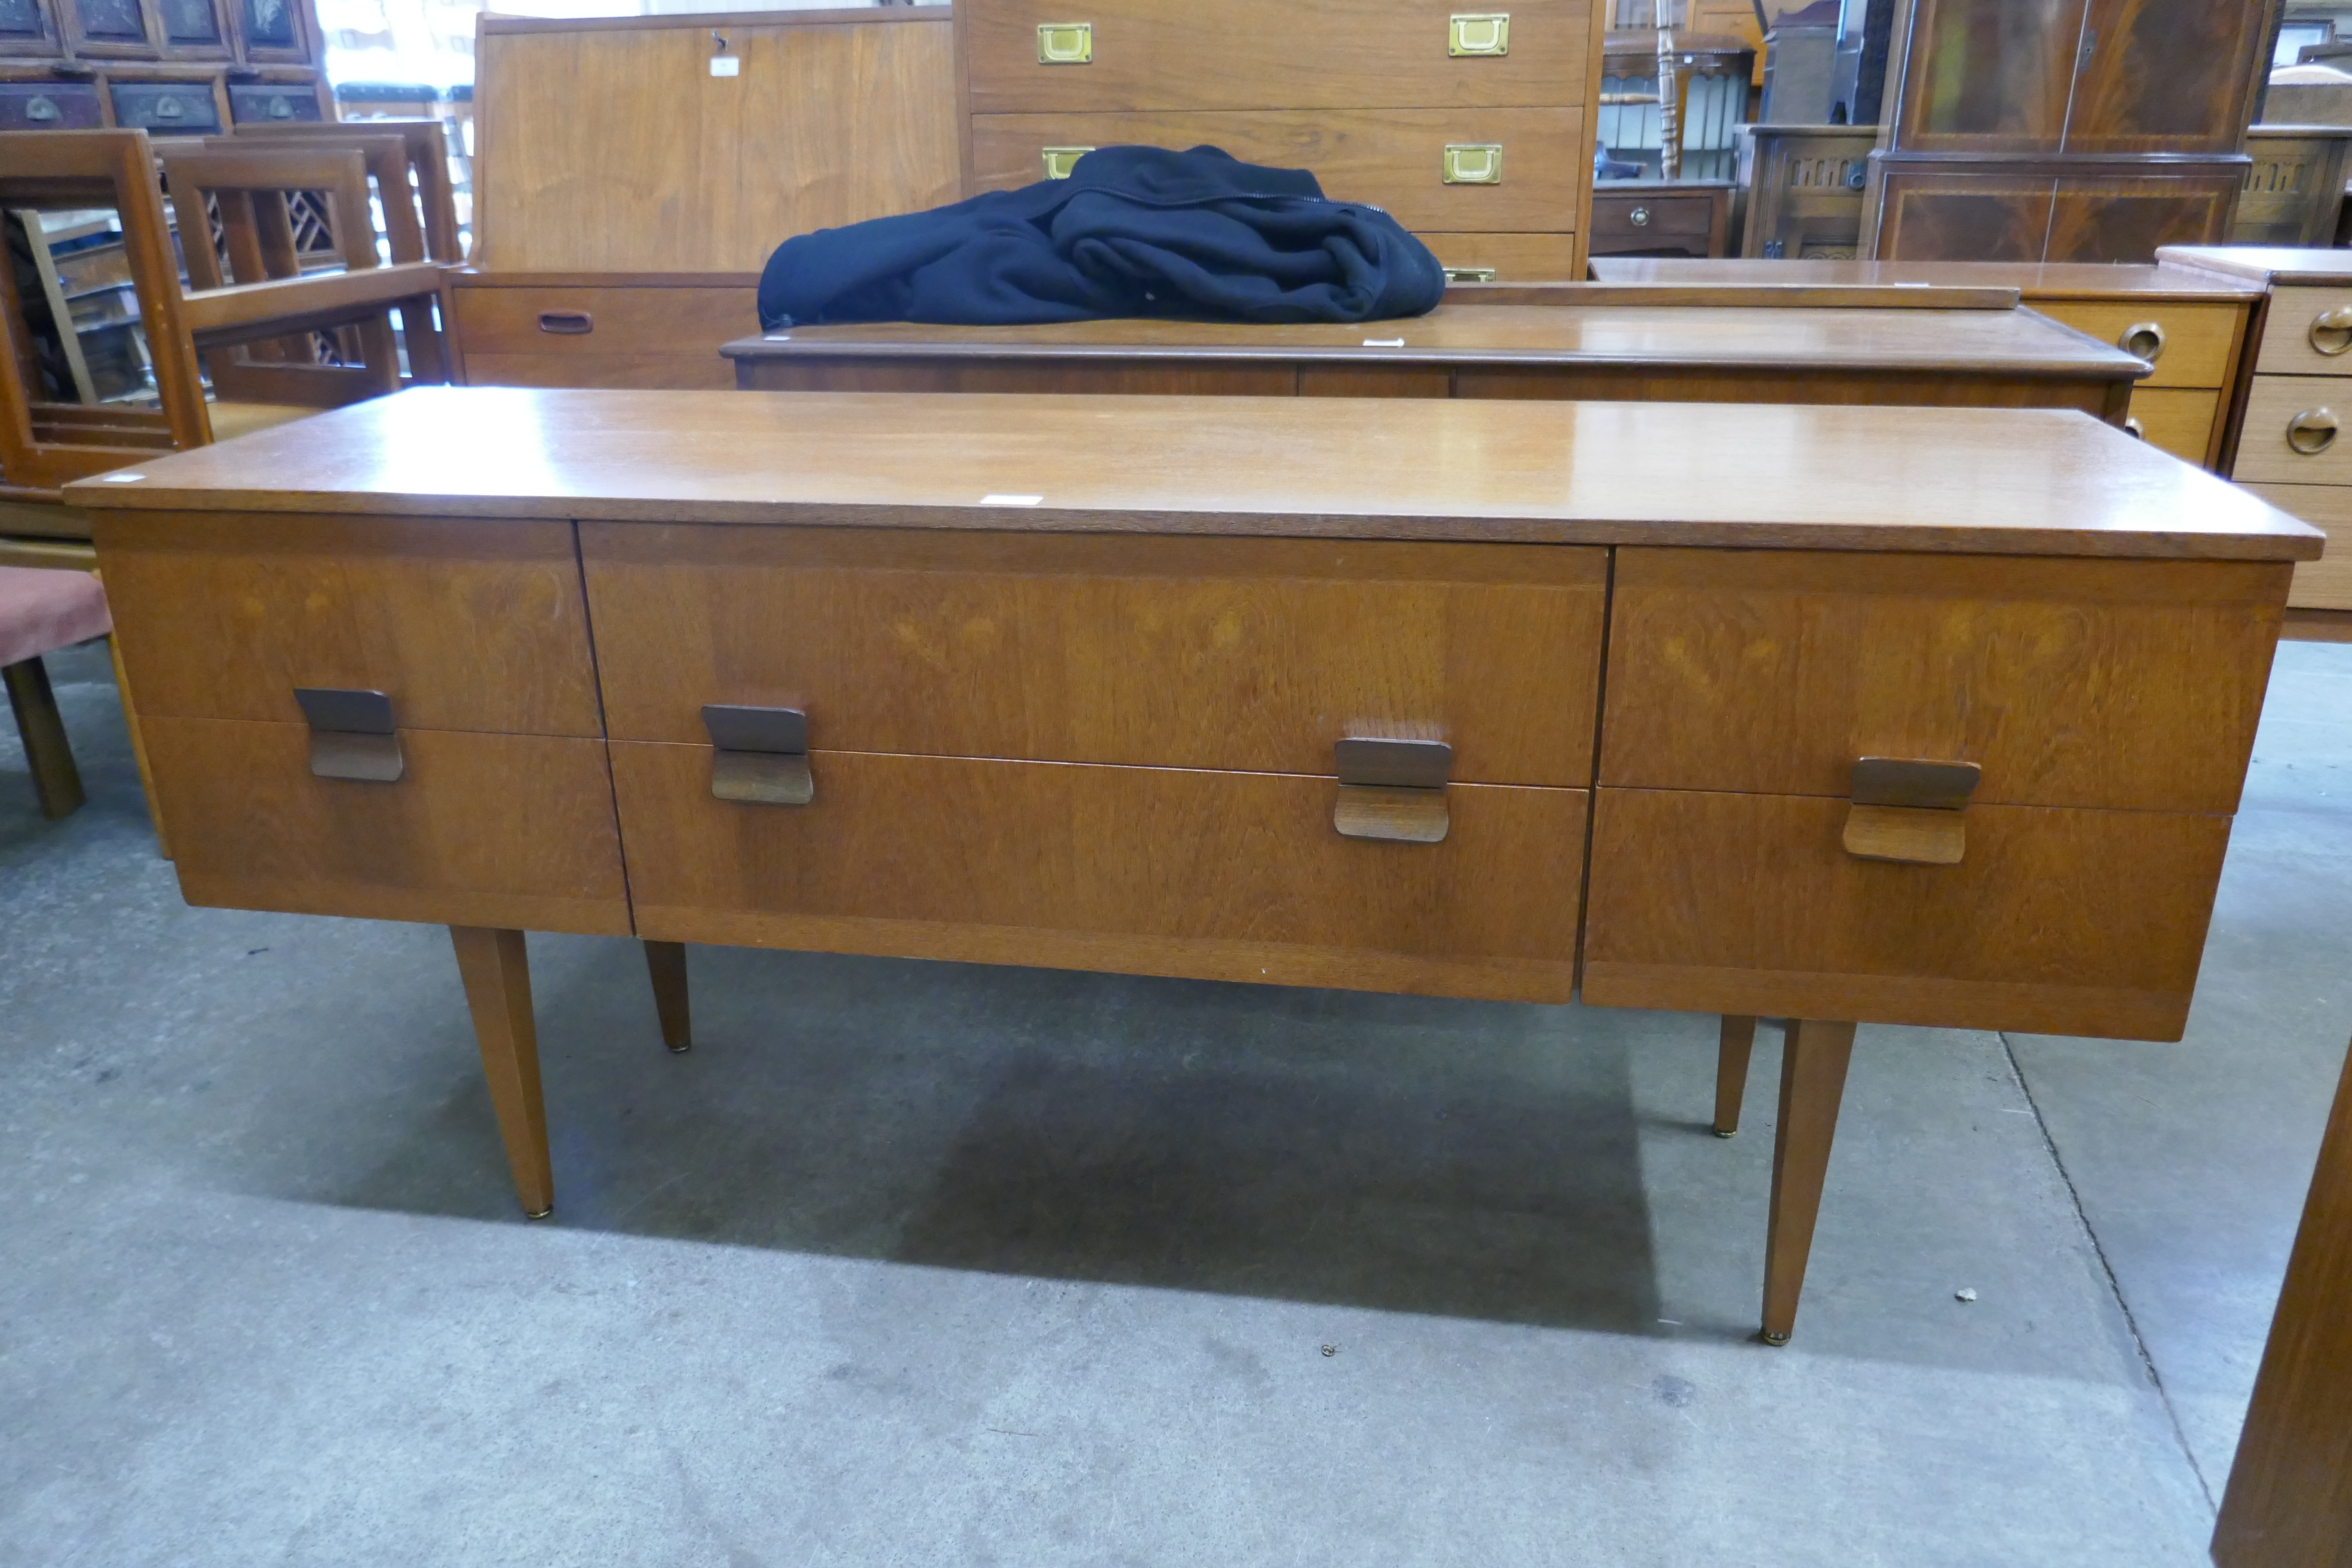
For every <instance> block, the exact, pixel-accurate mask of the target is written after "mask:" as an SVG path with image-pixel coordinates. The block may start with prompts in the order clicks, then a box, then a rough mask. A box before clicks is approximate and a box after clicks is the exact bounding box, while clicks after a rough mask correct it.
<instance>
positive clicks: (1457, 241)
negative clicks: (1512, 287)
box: [1415, 234, 1606, 304]
mask: <svg viewBox="0 0 2352 1568" xmlns="http://www.w3.org/2000/svg"><path fill="white" fill-rule="evenodd" d="M1415 237H1416V238H1418V239H1419V240H1420V241H1421V242H1422V244H1423V245H1425V246H1427V247H1429V248H1430V250H1431V251H1432V252H1433V253H1434V254H1435V255H1436V257H1437V260H1438V264H1439V265H1440V266H1444V267H1490V268H1494V271H1495V280H1496V282H1498V283H1502V282H1508V283H1536V282H1545V283H1549V282H1556V281H1559V280H1562V279H1572V278H1574V277H1575V276H1576V271H1577V268H1576V237H1575V235H1573V234H1423V235H1417V236H1415ZM1605 302H1606V301H1602V300H1595V301H1594V303H1596V304H1600V303H1605Z"/></svg>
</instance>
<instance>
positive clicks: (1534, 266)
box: [1418, 212, 1577, 283]
mask: <svg viewBox="0 0 2352 1568" xmlns="http://www.w3.org/2000/svg"><path fill="white" fill-rule="evenodd" d="M1575 221H1576V215H1575V214H1574V213H1573V212H1569V213H1563V214H1561V215H1560V219H1559V222H1560V226H1562V227H1563V228H1566V227H1568V226H1570V225H1572V224H1574V223H1575ZM1418 238H1419V239H1420V240H1421V243H1422V244H1423V245H1425V246H1427V247H1429V248H1430V249H1431V251H1433V253H1434V254H1435V255H1436V257H1437V260H1438V263H1439V265H1441V266H1444V267H1480V268H1487V269H1489V270H1491V271H1492V272H1493V273H1494V274H1495V276H1494V277H1493V278H1492V279H1487V281H1491V282H1496V283H1567V282H1574V281H1576V280H1577V278H1576V236H1575V235H1573V234H1568V233H1562V234H1424V235H1421V236H1418Z"/></svg>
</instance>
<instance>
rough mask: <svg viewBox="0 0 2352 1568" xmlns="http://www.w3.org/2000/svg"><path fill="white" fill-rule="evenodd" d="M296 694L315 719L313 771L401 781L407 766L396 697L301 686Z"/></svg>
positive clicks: (312, 726) (304, 711)
mask: <svg viewBox="0 0 2352 1568" xmlns="http://www.w3.org/2000/svg"><path fill="white" fill-rule="evenodd" d="M294 700H295V701H297V702H299V703H300V704H301V705H302V717H303V718H304V719H306V720H308V721H310V772H311V773H314V774H316V775H317V776H318V777H320V778H322V779H350V780H352V781H353V782H355V783H359V784H396V783H398V782H399V780H400V775H401V774H402V773H405V772H406V771H407V768H408V763H407V759H406V758H404V757H403V756H402V755H401V754H400V736H399V734H398V733H397V732H396V730H395V727H394V723H393V718H392V699H391V698H389V697H386V696H385V695H384V694H383V692H381V691H354V690H349V689H343V688H340V687H332V686H298V687H296V688H295V689H294Z"/></svg>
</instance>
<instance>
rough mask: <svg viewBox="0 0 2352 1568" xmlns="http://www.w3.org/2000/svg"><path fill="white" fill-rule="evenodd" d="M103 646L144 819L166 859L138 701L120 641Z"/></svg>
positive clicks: (167, 845)
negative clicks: (136, 775) (134, 698)
mask: <svg viewBox="0 0 2352 1568" xmlns="http://www.w3.org/2000/svg"><path fill="white" fill-rule="evenodd" d="M106 650H107V652H108V653H110V654H111V655H112V656H113V658H114V691H115V695H116V696H118V697H120V698H121V700H122V727H123V728H124V729H126V730H128V731H131V761H132V762H133V763H137V764H138V768H139V788H140V790H141V792H142V794H144V795H146V796H147V820H148V821H149V822H150V823H152V824H153V826H154V828H155V853H156V854H158V855H161V856H162V857H163V858H164V859H166V860H169V859H170V858H172V838H171V835H169V834H167V833H165V832H164V831H163V802H162V801H160V800H158V799H156V798H155V771H154V769H152V768H151V767H150V766H148V763H147V737H146V735H145V734H144V733H142V731H141V730H140V728H139V705H138V704H137V703H136V702H134V701H132V700H131V672H130V671H129V670H127V669H125V668H122V644H121V641H120V640H119V639H117V638H114V637H109V638H107V639H106Z"/></svg>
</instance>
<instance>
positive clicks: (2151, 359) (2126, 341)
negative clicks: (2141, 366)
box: [2116, 321, 2164, 364]
mask: <svg viewBox="0 0 2352 1568" xmlns="http://www.w3.org/2000/svg"><path fill="white" fill-rule="evenodd" d="M2116 347H2117V348H2119V349H2121V350H2123V351H2124V353H2127V354H2131V355H2133V356H2135V357H2136V358H2138V359H2144V360H2146V361H2147V363H2150V364H2154V363H2156V362H2157V361H2158V360H2160V359H2162V358H2163V357H2164V326H2163V323H2162V322H2159V321H2134V322H2133V323H2132V324H2131V325H2130V326H2128V327H2126V328H2125V329H2124V335H2123V336H2121V337H2119V338H2117V339H2116Z"/></svg>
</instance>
